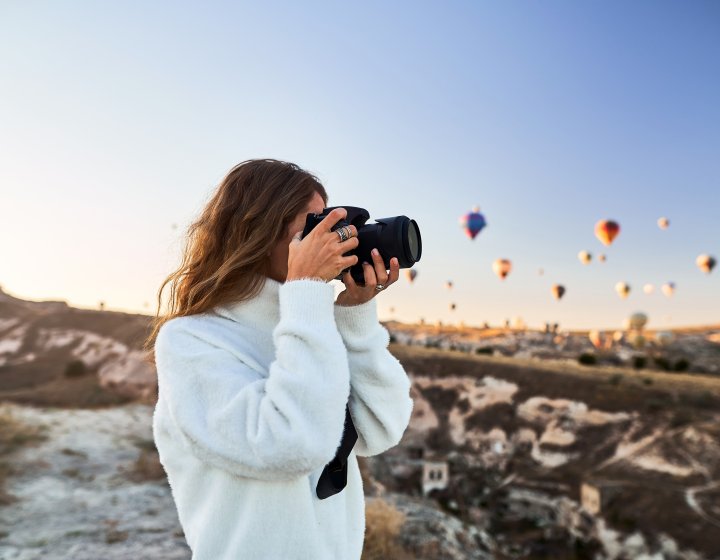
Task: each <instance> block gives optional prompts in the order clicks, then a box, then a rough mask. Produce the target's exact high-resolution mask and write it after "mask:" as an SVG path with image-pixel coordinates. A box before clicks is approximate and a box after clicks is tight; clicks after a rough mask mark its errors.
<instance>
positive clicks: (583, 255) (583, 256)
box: [578, 251, 592, 264]
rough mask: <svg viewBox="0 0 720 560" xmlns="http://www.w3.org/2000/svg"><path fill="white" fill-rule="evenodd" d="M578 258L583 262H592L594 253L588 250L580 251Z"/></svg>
mask: <svg viewBox="0 0 720 560" xmlns="http://www.w3.org/2000/svg"><path fill="white" fill-rule="evenodd" d="M578 259H579V260H580V262H581V263H583V264H590V261H592V253H588V252H587V251H580V252H579V253H578Z"/></svg>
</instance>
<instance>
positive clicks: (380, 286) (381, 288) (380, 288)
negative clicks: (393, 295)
mask: <svg viewBox="0 0 720 560" xmlns="http://www.w3.org/2000/svg"><path fill="white" fill-rule="evenodd" d="M375 289H376V290H378V291H380V290H384V289H385V284H376V285H375Z"/></svg>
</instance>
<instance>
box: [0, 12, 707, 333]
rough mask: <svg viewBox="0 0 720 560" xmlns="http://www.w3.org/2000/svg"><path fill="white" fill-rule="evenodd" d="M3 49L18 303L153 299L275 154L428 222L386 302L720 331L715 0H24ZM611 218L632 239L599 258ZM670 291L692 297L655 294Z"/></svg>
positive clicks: (132, 305)
mask: <svg viewBox="0 0 720 560" xmlns="http://www.w3.org/2000/svg"><path fill="white" fill-rule="evenodd" d="M0 52H2V55H1V56H0V99H1V100H2V103H0V154H1V155H0V189H2V205H1V206H0V208H1V209H2V210H1V212H2V214H0V251H1V252H0V255H1V256H2V259H1V260H0V285H2V286H3V288H4V289H5V290H6V291H9V292H10V293H12V294H14V295H17V296H18V297H24V298H27V299H65V300H67V301H68V302H69V303H70V304H72V305H77V306H79V307H96V306H97V303H98V302H99V301H100V300H103V301H105V302H106V309H116V310H128V311H138V312H148V313H149V312H152V311H153V310H154V307H155V304H156V294H157V290H158V288H159V285H160V283H161V281H162V280H163V279H164V278H165V276H166V275H167V274H168V273H170V272H171V271H172V270H173V268H174V267H175V266H176V265H177V264H178V262H179V258H180V249H181V246H182V244H181V240H180V237H181V235H182V233H183V230H184V228H185V227H186V226H187V224H188V223H189V221H190V220H191V219H192V218H193V217H194V216H195V215H196V214H197V213H198V212H199V210H200V209H201V208H202V206H203V205H204V203H205V201H206V200H207V197H208V196H209V194H210V193H211V192H212V190H213V189H214V187H215V185H216V184H217V182H218V181H219V180H220V178H221V177H222V176H223V175H224V173H225V172H226V171H227V170H228V169H229V168H230V167H232V166H233V165H235V164H236V163H238V162H240V161H242V160H245V159H249V158H255V157H273V158H278V159H285V160H289V161H293V162H295V163H297V164H299V165H300V166H302V167H304V168H306V169H308V170H310V171H312V172H313V173H315V174H316V175H318V177H319V178H320V179H321V180H322V181H323V183H324V184H325V186H326V188H327V189H328V192H329V193H330V204H331V205H342V204H348V205H355V206H364V207H365V208H367V209H368V210H369V211H370V213H371V215H372V216H373V217H384V216H392V215H398V214H406V215H408V216H411V217H413V218H415V219H416V220H417V221H418V223H419V224H420V226H421V231H422V235H423V241H424V253H423V258H422V260H421V261H420V262H419V263H418V264H417V265H416V267H417V270H418V276H417V278H416V280H415V282H414V283H413V284H410V283H409V282H408V281H407V280H405V278H404V277H403V278H401V281H400V282H399V283H398V285H396V286H395V287H393V289H392V290H388V292H386V293H383V294H381V295H379V296H378V298H379V299H378V303H379V310H380V314H381V318H384V319H387V318H390V316H391V315H390V311H389V310H390V307H391V306H392V307H394V308H395V313H394V317H395V318H397V319H400V320H405V321H416V320H418V318H420V317H424V318H425V319H426V320H428V321H435V320H437V319H441V320H443V321H445V322H451V321H460V320H462V321H465V322H466V323H481V322H483V321H486V320H487V321H489V322H491V323H494V324H497V323H500V322H502V321H504V319H505V318H510V319H512V318H514V317H517V316H521V317H522V318H523V319H524V320H525V321H526V322H527V323H529V324H530V325H531V326H539V325H540V324H542V323H543V322H544V321H552V322H555V321H558V322H560V323H561V325H562V326H565V327H568V328H578V327H600V328H618V327H620V326H621V324H622V320H623V318H624V317H625V316H626V315H628V314H629V313H630V312H633V311H636V310H642V311H645V312H647V313H648V314H649V315H650V323H649V325H648V326H649V327H664V326H681V325H688V324H698V323H719V322H720V268H718V269H716V270H715V272H714V273H713V274H711V275H709V276H708V275H705V274H703V273H701V272H700V271H699V270H698V269H697V268H696V266H695V258H696V257H697V255H698V254H700V253H704V252H707V253H711V254H714V255H715V256H716V257H718V258H720V222H719V220H718V211H719V210H720V102H719V101H720V4H719V3H717V2H712V1H706V2H701V1H679V0H678V1H638V0H636V1H633V2H621V1H603V2H600V1H588V2H575V1H543V2H529V1H528V2H518V1H507V2H490V1H481V2H478V1H474V2H455V3H448V2H433V3H430V2H417V1H413V2H396V3H387V2H363V3H356V4H355V5H354V6H348V5H347V4H346V3H336V2H277V1H272V2H255V3H246V2H243V3H236V2H232V3H231V2H227V3H221V2H202V3H200V2H196V3H188V2H159V1H158V2H139V1H130V2H114V3H111V2H90V1H67V2H49V1H42V2H41V1H33V2H27V1H19V0H18V1H5V2H2V3H0ZM476 204H477V205H479V206H480V207H481V211H482V212H483V213H484V214H485V216H486V218H487V221H488V226H487V228H486V229H485V230H484V231H483V232H482V233H481V234H480V235H479V236H478V237H477V238H476V239H475V240H474V241H470V240H469V239H467V238H466V237H465V235H464V233H463V232H462V230H461V229H460V227H459V225H458V218H459V216H460V215H461V214H463V213H465V212H467V211H469V210H470V208H471V207H472V206H474V205H476ZM663 215H665V216H668V217H669V218H670V220H671V226H670V228H669V229H668V230H666V231H661V230H660V229H659V228H658V227H657V225H656V220H657V218H658V217H660V216H663ZM601 218H613V219H616V220H618V221H619V222H620V223H621V226H622V232H621V233H620V236H619V237H618V238H617V240H616V241H615V243H614V244H613V245H612V246H611V247H609V248H608V249H607V250H605V252H606V254H607V255H608V261H607V262H606V263H605V264H600V263H597V262H593V263H592V264H591V265H589V266H587V267H585V266H582V265H581V264H580V263H579V261H578V260H577V257H576V255H577V253H578V251H580V250H582V249H587V250H589V251H591V252H592V253H593V254H594V255H597V254H598V253H599V252H602V251H603V250H604V247H603V246H602V245H601V244H600V243H599V242H598V241H597V240H596V239H595V237H594V235H593V226H594V224H595V222H596V221H597V220H599V219H601ZM173 223H176V224H178V226H179V227H178V228H177V229H173V228H172V224H173ZM496 258H509V259H512V261H513V263H514V266H515V268H514V270H513V272H512V273H511V275H510V276H509V277H508V279H507V280H506V281H505V282H501V281H500V280H499V279H498V278H496V277H495V276H494V275H493V272H492V270H491V263H492V261H493V260H494V259H496ZM540 267H542V268H544V270H545V274H544V275H543V276H539V275H538V272H537V271H538V268H540ZM447 279H452V280H453V281H454V283H455V287H454V288H453V290H452V291H448V290H447V289H446V288H445V287H444V282H445V281H446V280H447ZM620 280H623V281H627V282H629V283H630V284H631V285H632V287H633V292H632V293H631V295H630V297H629V298H628V299H627V300H621V299H620V298H619V297H618V296H617V295H616V294H615V291H614V285H615V283H616V282H617V281H620ZM666 281H674V282H675V283H676V284H677V291H676V294H675V296H674V297H673V298H666V297H664V296H663V295H661V294H659V293H657V292H656V294H655V295H653V296H647V295H645V294H643V293H642V289H641V288H642V285H643V284H644V283H646V282H652V283H654V284H656V285H658V286H659V285H660V284H662V283H663V282H666ZM553 282H561V283H563V284H564V285H565V286H566V287H567V294H566V296H565V298H564V299H563V300H561V301H560V302H556V301H555V300H554V299H553V298H552V297H551V295H550V285H551V284H552V283H553ZM338 288H339V287H338ZM144 302H149V304H150V307H144ZM450 302H455V303H456V304H457V309H456V310H455V311H453V312H451V311H450V310H449V303H450Z"/></svg>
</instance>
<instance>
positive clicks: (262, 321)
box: [215, 277, 283, 329]
mask: <svg viewBox="0 0 720 560" xmlns="http://www.w3.org/2000/svg"><path fill="white" fill-rule="evenodd" d="M282 285H283V283H282V282H278V281H277V280H274V279H272V278H269V277H265V280H264V283H263V286H262V288H261V289H260V292H259V293H258V294H257V295H256V296H255V297H253V298H251V299H248V300H245V301H241V302H231V303H227V304H224V305H219V306H217V307H216V308H215V312H216V313H217V314H218V315H221V316H223V317H226V318H228V319H231V320H233V321H235V322H238V323H242V324H245V325H251V326H254V327H266V328H269V329H272V328H273V327H274V326H275V325H276V324H277V323H278V322H279V320H280V286H282Z"/></svg>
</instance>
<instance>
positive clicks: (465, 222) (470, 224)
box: [460, 206, 487, 239]
mask: <svg viewBox="0 0 720 560" xmlns="http://www.w3.org/2000/svg"><path fill="white" fill-rule="evenodd" d="M486 225H487V222H486V221H485V216H483V215H482V214H481V213H480V207H479V206H474V207H473V209H472V212H469V213H467V214H465V215H464V216H460V226H461V227H463V228H465V233H466V234H467V236H468V237H469V238H470V239H475V236H476V235H477V234H478V233H480V232H481V231H482V230H483V228H484V227H485V226H486Z"/></svg>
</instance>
